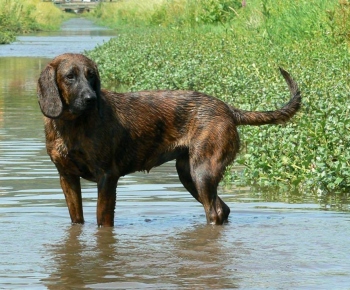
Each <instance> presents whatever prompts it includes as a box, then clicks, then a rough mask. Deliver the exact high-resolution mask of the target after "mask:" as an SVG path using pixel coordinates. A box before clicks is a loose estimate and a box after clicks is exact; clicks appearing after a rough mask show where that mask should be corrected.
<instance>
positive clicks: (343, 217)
mask: <svg viewBox="0 0 350 290" xmlns="http://www.w3.org/2000/svg"><path fill="white" fill-rule="evenodd" d="M79 21H81V20H76V19H74V20H71V21H70V22H68V23H66V24H65V31H63V32H61V34H55V35H38V36H30V37H31V38H30V39H25V38H21V39H20V42H18V43H15V44H12V45H10V46H6V47H5V46H0V53H1V56H2V57H0V229H1V230H0V245H1V246H0V289H22V288H23V289H80V288H87V289H233V288H239V289H350V243H349V240H350V226H349V225H350V215H349V214H348V213H341V212H332V211H323V210H320V208H319V206H318V205H316V204H312V203H305V204H285V203H278V202H273V203H268V202H264V201H263V200H259V199H253V198H251V197H250V195H249V192H243V191H240V192H238V191H234V190H229V192H225V193H224V192H223V189H220V194H221V196H222V197H223V199H224V200H225V201H226V202H227V204H228V205H229V206H230V207H231V210H232V213H231V216H230V222H229V223H228V224H226V225H224V226H216V227H215V226H208V225H206V224H205V216H204V212H203V209H202V207H201V206H200V205H199V204H198V203H197V202H196V201H195V200H194V199H193V198H192V197H191V196H190V194H188V193H187V192H186V191H185V190H184V189H183V188H182V186H180V184H179V181H178V178H177V176H176V174H175V170H174V164H173V163H168V164H166V165H164V166H161V167H159V168H156V169H154V170H153V171H151V173H150V174H144V173H137V174H132V175H129V176H127V177H125V178H123V179H122V180H121V181H120V183H119V188H118V201H117V209H116V226H115V227H114V228H112V229H111V228H100V229H99V228H97V227H96V224H95V210H96V187H95V185H94V184H92V183H88V182H84V183H83V196H84V211H85V219H86V224H85V225H84V226H79V225H74V226H72V225H70V219H69V216H68V211H67V208H66V206H65V201H64V197H63V194H62V192H61V189H60V187H59V182H58V176H57V173H56V170H55V168H54V166H53V165H52V163H51V162H50V160H49V158H48V156H47V155H46V152H45V145H44V134H43V126H42V117H41V113H40V110H39V108H38V105H37V101H36V93H35V86H36V80H37V78H38V75H39V73H40V71H41V70H42V68H43V67H44V66H45V64H46V63H47V62H48V60H49V59H48V57H49V58H52V57H54V56H55V55H57V54H59V53H61V52H65V51H72V50H74V51H76V52H79V51H82V50H84V49H89V48H90V47H91V46H92V45H96V44H97V43H101V42H103V41H106V39H108V33H107V32H106V31H100V30H99V29H98V28H96V27H94V26H91V24H89V23H84V25H83V26H82V27H84V29H79V27H80V25H79V23H81V22H79ZM89 25H90V30H89V29H88V27H89ZM67 31H68V32H67ZM79 31H80V32H79ZM89 31H90V32H89ZM99 33H101V34H99ZM94 35H97V36H98V37H103V38H104V39H101V38H98V39H94V37H92V36H94ZM99 35H100V36H99ZM101 35H102V36H101ZM71 37H74V38H76V39H82V38H84V41H85V44H84V45H82V44H81V43H78V44H76V43H75V42H74V41H72V39H71ZM91 42H93V44H91ZM85 45H86V46H85ZM43 47H45V49H43ZM14 50H15V51H16V52H14ZM32 53H33V54H32ZM17 56H21V57H17Z"/></svg>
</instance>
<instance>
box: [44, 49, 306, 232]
mask: <svg viewBox="0 0 350 290" xmlns="http://www.w3.org/2000/svg"><path fill="white" fill-rule="evenodd" d="M281 73H282V75H283V77H284V78H285V79H286V81H287V84H288V86H289V89H290V92H291V95H292V98H291V100H290V101H289V103H288V104H287V105H285V106H284V107H283V108H281V109H279V110H276V111H269V112H249V111H243V110H239V109H237V108H234V107H231V106H229V105H227V104H225V103H224V102H222V101H220V100H218V99H216V98H214V97H211V96H208V95H205V94H203V93H199V92H193V91H141V92H135V93H115V92H111V91H107V90H103V89H102V90H101V89H100V78H99V73H98V70H97V66H96V64H95V63H94V62H93V61H91V60H90V59H88V58H86V57H85V56H83V55H79V54H63V55H60V56H58V57H56V58H55V59H54V60H53V61H52V62H51V63H50V64H48V65H47V67H46V68H45V69H44V70H43V72H42V73H41V75H40V78H39V81H38V98H39V104H40V108H41V110H42V112H43V114H44V115H45V132H46V147H47V152H48V154H49V155H50V157H51V160H52V161H53V162H54V164H55V165H56V167H57V170H58V172H59V175H60V182H61V186H62V189H63V192H64V195H65V198H66V201H67V205H68V209H69V213H70V217H71V220H72V222H73V223H84V217H83V208H82V196H81V188H80V177H82V178H85V179H87V180H90V181H94V182H97V187H98V201H97V224H98V225H99V226H113V225H114V209H115V201H116V187H117V182H118V179H119V178H120V177H121V176H124V175H126V174H129V173H132V172H135V171H142V170H146V171H149V170H151V168H153V167H155V166H159V165H161V164H163V163H165V162H167V161H169V160H173V159H176V169H177V172H178V174H179V178H180V181H181V182H182V184H183V185H184V187H185V188H186V189H187V190H188V191H189V192H190V193H191V194H192V195H193V197H194V198H195V199H196V200H197V201H199V202H200V203H202V204H203V206H204V210H205V213H206V217H207V222H208V223H212V224H222V223H224V222H225V221H227V219H228V215H229V213H230V209H229V207H228V206H227V205H226V204H225V203H224V202H223V201H222V200H221V199H220V197H218V195H217V187H218V184H219V182H220V180H221V178H222V176H223V173H224V171H225V168H226V166H227V165H228V164H230V163H231V162H232V161H233V160H234V158H235V156H236V154H237V152H238V150H239V136H238V132H237V126H238V125H262V124H278V123H283V122H286V121H288V120H289V119H290V118H291V117H292V116H293V115H294V114H295V113H296V112H297V111H298V109H299V108H300V103H301V97H300V92H299V90H298V87H297V85H296V83H295V82H294V81H293V80H292V78H291V77H290V76H289V74H288V73H287V72H286V71H284V70H282V69H281Z"/></svg>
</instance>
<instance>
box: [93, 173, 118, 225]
mask: <svg viewBox="0 0 350 290" xmlns="http://www.w3.org/2000/svg"><path fill="white" fill-rule="evenodd" d="M117 182H118V179H117V178H115V177H111V176H109V175H107V174H106V175H104V176H103V177H102V178H101V180H100V181H99V182H98V199H97V225H98V226H104V227H113V226H114V210H115V202H116V195H117Z"/></svg>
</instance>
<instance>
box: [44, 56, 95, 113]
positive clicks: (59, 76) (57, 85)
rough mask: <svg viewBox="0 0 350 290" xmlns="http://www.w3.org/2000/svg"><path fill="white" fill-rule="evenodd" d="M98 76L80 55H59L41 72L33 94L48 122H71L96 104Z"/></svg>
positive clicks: (90, 61)
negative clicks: (57, 120) (56, 119)
mask: <svg viewBox="0 0 350 290" xmlns="http://www.w3.org/2000/svg"><path fill="white" fill-rule="evenodd" d="M100 91H101V87H100V76H99V73H98V69H97V66H96V64H95V63H94V62H93V61H92V60H90V59H89V58H87V57H86V56H84V55H81V54H70V53H67V54H62V55H60V56H57V57H56V58H54V59H53V60H52V62H50V63H49V64H48V65H47V66H46V68H45V69H44V70H43V71H42V72H41V75H40V78H39V80H38V86H37V92H38V99H39V105H40V108H41V111H42V113H43V114H44V115H45V116H46V117H48V118H60V117H61V116H64V117H67V118H69V119H74V118H76V117H78V116H80V115H81V114H83V113H84V112H86V111H88V110H91V109H92V108H94V107H97V108H98V109H99V104H100V93H101V92H100Z"/></svg>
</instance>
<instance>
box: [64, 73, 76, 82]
mask: <svg viewBox="0 0 350 290" xmlns="http://www.w3.org/2000/svg"><path fill="white" fill-rule="evenodd" d="M74 77H75V76H74V74H68V75H66V79H67V80H70V81H71V80H74Z"/></svg>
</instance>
